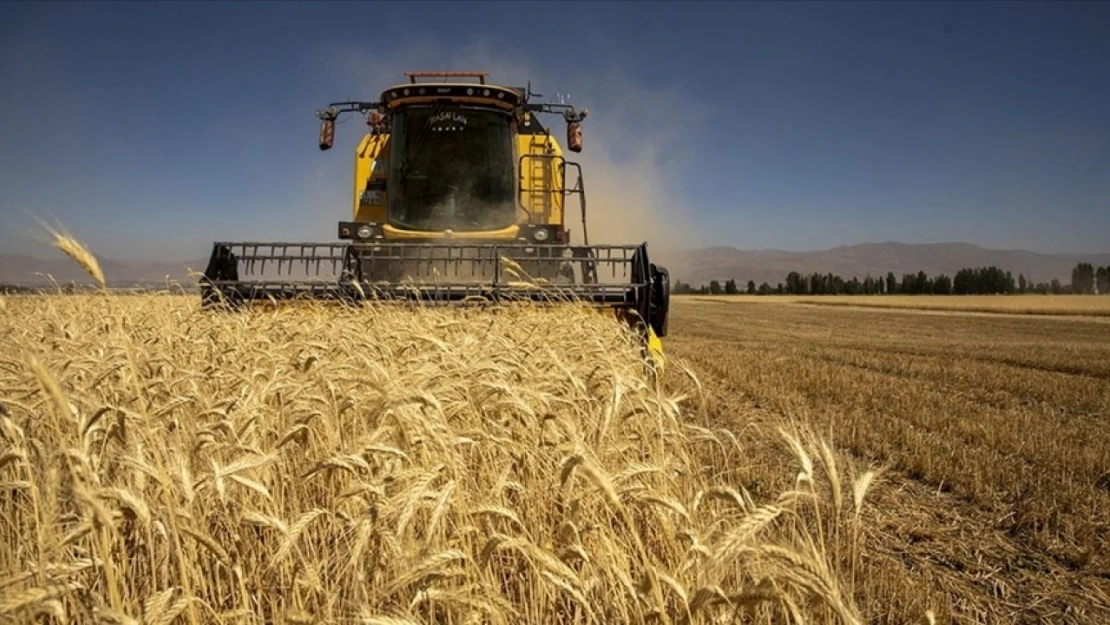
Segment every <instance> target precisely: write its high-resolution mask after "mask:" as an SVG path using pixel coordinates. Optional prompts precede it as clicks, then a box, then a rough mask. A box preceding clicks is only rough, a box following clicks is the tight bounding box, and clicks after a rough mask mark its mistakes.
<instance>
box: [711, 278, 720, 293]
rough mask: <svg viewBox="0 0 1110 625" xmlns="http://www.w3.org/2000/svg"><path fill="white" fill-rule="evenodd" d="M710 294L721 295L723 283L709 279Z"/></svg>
mask: <svg viewBox="0 0 1110 625" xmlns="http://www.w3.org/2000/svg"><path fill="white" fill-rule="evenodd" d="M709 294H710V295H720V294H721V283H720V282H719V281H717V280H710V281H709Z"/></svg>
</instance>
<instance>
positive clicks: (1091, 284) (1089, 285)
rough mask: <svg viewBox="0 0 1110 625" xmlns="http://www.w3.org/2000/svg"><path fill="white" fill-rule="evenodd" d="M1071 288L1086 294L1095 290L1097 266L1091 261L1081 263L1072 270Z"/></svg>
mask: <svg viewBox="0 0 1110 625" xmlns="http://www.w3.org/2000/svg"><path fill="white" fill-rule="evenodd" d="M1071 290H1072V293H1079V294H1084V295H1086V294H1090V293H1094V292H1095V268H1094V266H1093V265H1091V263H1079V264H1078V265H1076V266H1075V269H1072V270H1071Z"/></svg>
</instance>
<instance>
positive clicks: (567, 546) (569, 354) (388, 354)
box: [0, 293, 925, 623]
mask: <svg viewBox="0 0 1110 625" xmlns="http://www.w3.org/2000/svg"><path fill="white" fill-rule="evenodd" d="M0 306H2V309H0V315H2V319H3V321H2V322H0V343H2V344H3V345H4V350H3V352H2V353H0V404H2V406H3V408H2V410H0V445H2V448H0V454H2V456H0V489H2V490H3V495H2V497H0V620H3V621H5V622H29V621H31V620H32V619H33V618H35V617H36V615H37V616H40V617H44V618H47V617H52V618H53V619H55V620H56V621H58V622H121V623H140V622H141V623H170V622H182V623H262V622H267V623H270V622H304V623H308V622H312V623H346V622H365V623H430V622H441V623H483V622H485V623H552V622H559V623H647V622H661V623H709V622H718V621H721V620H727V621H729V622H748V623H771V622H776V623H777V622H807V623H862V622H865V620H867V619H869V618H874V617H876V616H877V617H878V618H880V619H882V618H883V617H884V615H885V614H886V613H887V607H886V606H884V605H881V604H876V603H875V601H874V600H872V599H868V598H867V596H866V595H861V594H860V593H859V592H858V590H859V589H861V588H862V589H865V590H867V591H868V592H872V591H874V590H875V589H876V584H875V583H874V582H871V581H868V580H866V579H865V578H866V576H867V575H868V574H869V573H868V572H867V570H868V569H869V568H870V565H869V564H868V559H867V558H866V557H864V556H863V555H861V553H860V552H859V551H858V544H857V537H858V534H859V531H860V528H861V527H864V528H865V527H867V526H869V525H871V524H872V523H873V521H872V517H873V515H874V511H873V510H872V509H871V507H870V506H869V505H868V504H867V502H866V493H867V490H868V486H869V484H870V483H871V480H872V478H873V476H874V474H873V473H871V472H869V471H866V467H861V471H860V472H858V473H857V472H856V471H855V470H854V468H853V466H852V465H851V464H850V463H847V462H845V461H843V460H839V459H837V457H836V456H835V455H834V454H833V453H831V451H830V450H829V449H828V448H827V447H825V446H823V445H822V444H821V442H820V441H819V440H818V439H816V438H813V437H811V436H810V435H809V434H807V433H806V432H805V430H803V429H799V430H795V429H794V428H792V427H791V426H789V425H788V424H785V423H784V424H782V430H783V431H782V432H781V433H780V432H779V429H778V428H777V427H776V428H773V429H769V430H767V432H766V434H765V437H764V438H761V439H760V441H759V444H761V445H764V446H773V447H775V448H777V449H779V450H786V451H787V453H788V456H787V457H786V460H785V461H783V462H781V463H779V464H776V465H775V466H770V467H762V468H757V467H753V466H752V464H751V462H750V458H752V457H756V456H755V455H753V451H751V450H749V449H747V448H745V447H744V446H743V445H742V444H740V442H739V440H738V437H737V435H736V434H735V433H734V432H733V430H732V428H733V427H734V425H735V424H736V423H738V422H740V421H743V419H744V417H743V415H740V414H729V415H723V416H727V417H728V418H729V419H730V421H728V422H727V423H725V422H719V423H716V425H717V426H721V427H713V424H711V423H710V421H709V417H710V413H709V411H711V410H717V409H718V408H719V407H718V406H716V405H715V404H714V400H713V399H712V398H710V397H706V396H705V395H704V394H703V393H702V392H701V390H700V387H699V383H698V381H697V378H696V375H693V374H690V372H687V371H684V370H683V369H682V368H681V367H680V366H674V367H671V368H668V370H667V373H666V377H665V380H666V383H665V384H663V385H661V384H659V383H658V381H657V380H656V379H655V378H653V377H652V376H650V375H648V374H647V371H646V369H645V365H644V363H643V361H642V360H641V355H640V351H639V348H638V346H637V344H636V342H635V341H634V340H633V337H632V335H631V333H630V332H628V331H626V330H624V329H621V328H620V327H619V326H617V325H615V324H613V323H612V322H611V319H610V318H607V317H604V316H601V315H598V314H596V313H593V312H589V311H583V310H570V309H564V310H559V311H552V312H538V311H503V312H501V313H498V314H490V313H489V311H480V310H470V311H445V310H434V309H424V310H397V309H390V308H373V307H370V308H365V309H340V308H329V309H325V308H313V307H306V306H299V307H295V308H280V309H276V310H268V311H267V310H262V311H250V312H241V313H239V314H224V313H204V312H201V311H200V310H199V306H198V300H197V299H196V298H195V297H181V296H172V295H158V296H118V295H109V294H106V293H100V294H94V295H75V296H68V297H67V296H11V297H7V298H5V299H3V300H0ZM681 325H682V322H681V321H680V322H679V327H681ZM718 412H719V410H718ZM716 416H718V417H720V416H722V415H720V414H717V415H716ZM724 426H727V427H724ZM795 432H797V434H795ZM753 478H754V481H753ZM760 480H762V481H763V483H764V484H763V485H760V483H759V481H760ZM771 482H774V483H776V484H781V488H779V489H778V490H777V491H776V492H772V491H771V490H769V489H768V487H767V485H768V484H770V483H771ZM752 489H755V490H754V491H753V490H752ZM878 590H879V591H881V592H885V590H886V588H885V587H884V586H882V584H879V585H878ZM881 596H885V595H881ZM861 599H862V600H863V604H864V606H865V607H866V609H865V610H863V612H862V613H861V611H860V609H859V607H858V606H859V605H860V601H861ZM899 605H902V604H899ZM867 612H870V613H871V614H867ZM924 614H925V611H924V610H920V611H919V613H918V614H916V615H914V618H915V619H916V618H920V617H922V616H923V615H924ZM737 617H739V618H738V620H733V619H736V618H737Z"/></svg>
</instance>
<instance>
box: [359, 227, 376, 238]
mask: <svg viewBox="0 0 1110 625" xmlns="http://www.w3.org/2000/svg"><path fill="white" fill-rule="evenodd" d="M372 234H374V231H373V229H371V228H370V226H359V229H358V238H360V239H369V238H370V235H372Z"/></svg>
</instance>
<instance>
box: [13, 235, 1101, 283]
mask: <svg viewBox="0 0 1110 625" xmlns="http://www.w3.org/2000/svg"><path fill="white" fill-rule="evenodd" d="M651 252H652V258H653V260H655V261H657V262H660V263H662V264H665V265H666V266H667V268H668V269H669V270H670V272H671V279H672V280H682V281H683V282H688V283H691V284H694V285H700V284H705V283H708V282H709V281H710V280H714V279H716V280H721V281H724V280H728V279H730V278H731V279H735V280H736V281H737V282H739V283H741V284H744V283H746V282H747V281H748V280H754V281H755V282H756V284H759V283H761V282H764V281H766V282H767V283H769V284H771V285H775V284H776V283H778V282H785V280H786V275H787V274H788V273H790V272H791V271H797V272H799V273H801V274H803V275H806V274H812V273H814V272H820V273H829V272H832V273H834V274H837V275H840V276H842V277H844V278H851V277H852V276H857V277H859V278H860V279H862V278H863V277H864V276H866V275H867V274H870V275H871V276H874V277H878V276H885V275H886V273H887V272H888V271H893V272H894V274H895V275H896V276H898V278H899V280H901V278H902V274H904V273H910V272H913V273H916V272H918V271H924V272H925V273H927V274H929V275H930V276H936V275H938V274H941V273H943V274H947V275H948V276H952V275H953V274H955V273H956V272H957V271H958V270H960V269H961V268H963V267H986V266H991V265H994V266H996V267H1000V268H1002V269H1003V270H1008V271H1011V272H1013V274H1014V276H1015V277H1016V276H1017V275H1018V274H1025V277H1026V278H1028V279H1030V280H1032V281H1034V282H1042V281H1043V282H1048V281H1051V280H1052V279H1053V278H1057V279H1059V280H1060V281H1062V282H1064V283H1069V282H1070V281H1071V270H1072V268H1073V267H1075V265H1076V263H1078V262H1082V261H1086V262H1090V263H1092V264H1095V265H1096V266H1099V265H1110V252H1104V253H1096V254H1087V255H1065V254H1040V253H1037V252H1029V251H1026V250H991V249H986V248H983V247H979V246H977V245H972V244H969V243H927V244H908V243H862V244H859V245H849V246H842V247H835V248H832V249H829V250H818V251H810V252H787V251H782V250H740V249H736V248H734V247H711V248H705V249H696V250H679V251H666V250H660V249H659V246H658V245H656V246H653V247H652V248H651ZM99 260H100V263H101V267H102V268H103V270H104V274H105V276H106V278H107V279H108V281H109V282H111V283H114V284H135V283H146V284H153V285H164V284H165V283H166V277H167V276H169V277H170V278H171V279H173V280H176V281H178V282H182V283H185V284H192V283H193V281H194V280H193V279H192V278H190V277H189V274H188V272H187V270H186V267H191V268H192V269H194V270H196V271H203V270H204V267H205V266H206V265H207V259H198V260H191V261H181V262H155V261H134V260H113V259H107V258H100V259H99ZM36 272H39V273H43V274H50V275H52V276H53V277H54V279H55V280H57V281H58V282H63V283H64V282H69V281H71V280H76V281H77V282H80V283H86V282H89V279H88V276H86V275H85V274H84V273H83V272H82V271H81V270H80V268H78V267H77V265H75V264H74V263H73V262H71V261H70V260H68V259H66V258H52V259H40V258H34V257H31V256H25V255H4V254H0V282H3V283H6V284H31V285H34V284H47V283H48V282H47V280H46V279H45V278H43V277H40V276H37V275H35V273H36Z"/></svg>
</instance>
